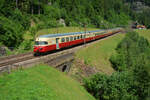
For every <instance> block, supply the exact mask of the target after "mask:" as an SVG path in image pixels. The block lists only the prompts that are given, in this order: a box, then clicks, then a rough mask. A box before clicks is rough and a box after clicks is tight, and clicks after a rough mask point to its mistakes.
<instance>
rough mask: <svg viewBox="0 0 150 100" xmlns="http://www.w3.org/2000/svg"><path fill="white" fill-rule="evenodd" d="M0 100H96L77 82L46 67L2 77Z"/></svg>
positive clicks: (29, 69)
mask: <svg viewBox="0 0 150 100" xmlns="http://www.w3.org/2000/svg"><path fill="white" fill-rule="evenodd" d="M0 100H95V99H94V98H93V97H92V96H91V95H90V94H88V93H87V92H86V90H85V89H84V88H83V87H82V86H80V84H79V83H77V82H76V81H75V80H73V79H71V78H69V77H68V76H66V75H65V74H64V73H61V72H59V71H57V70H56V69H53V68H51V67H48V66H46V65H40V66H35V67H33V68H28V69H24V70H19V71H15V72H13V73H11V74H9V75H3V76H0Z"/></svg>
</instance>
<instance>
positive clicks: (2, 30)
mask: <svg viewBox="0 0 150 100" xmlns="http://www.w3.org/2000/svg"><path fill="white" fill-rule="evenodd" d="M22 35H23V27H22V26H21V25H19V24H16V23H15V22H13V21H11V20H10V19H7V18H5V17H0V41H1V42H2V43H3V44H4V45H5V46H8V47H16V46H18V45H19V44H20V43H21V42H22Z"/></svg>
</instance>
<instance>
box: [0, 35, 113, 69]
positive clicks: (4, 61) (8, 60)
mask: <svg viewBox="0 0 150 100" xmlns="http://www.w3.org/2000/svg"><path fill="white" fill-rule="evenodd" d="M109 37H111V36H108V37H106V38H109ZM103 39H105V38H102V39H100V40H96V41H93V42H90V43H87V44H86V46H88V45H91V44H94V43H96V42H99V41H101V40H103ZM83 47H85V45H79V46H75V47H73V48H68V49H64V50H61V51H59V52H54V53H51V54H49V55H45V56H37V57H34V56H33V53H32V52H29V53H25V54H20V55H12V56H8V57H3V58H0V68H2V67H6V66H9V65H13V64H15V63H19V62H24V61H30V60H33V59H38V58H46V57H47V56H49V57H51V58H52V57H57V56H60V55H63V54H67V53H73V52H76V51H77V50H78V49H80V48H83ZM33 63H34V62H33Z"/></svg>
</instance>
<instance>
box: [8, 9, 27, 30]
mask: <svg viewBox="0 0 150 100" xmlns="http://www.w3.org/2000/svg"><path fill="white" fill-rule="evenodd" d="M9 19H11V20H13V21H14V22H15V23H16V24H20V25H22V26H23V27H24V29H25V30H27V29H29V27H30V20H29V17H28V16H27V15H26V14H24V15H23V14H22V12H21V11H20V10H19V9H15V11H14V12H13V14H12V15H11V16H9Z"/></svg>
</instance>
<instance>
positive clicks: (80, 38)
mask: <svg viewBox="0 0 150 100" xmlns="http://www.w3.org/2000/svg"><path fill="white" fill-rule="evenodd" d="M121 31H122V28H114V29H101V30H95V31H85V32H71V33H59V34H47V35H41V36H38V37H37V38H36V39H35V44H34V49H33V51H34V56H36V55H39V54H44V53H47V52H51V51H56V50H60V49H63V48H67V47H71V46H75V45H79V44H83V43H87V42H91V41H94V40H97V39H101V38H104V37H107V36H110V35H113V34H115V33H118V32H121Z"/></svg>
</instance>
